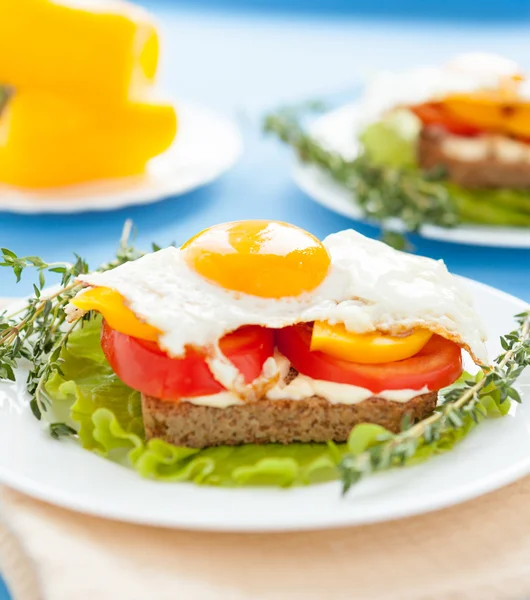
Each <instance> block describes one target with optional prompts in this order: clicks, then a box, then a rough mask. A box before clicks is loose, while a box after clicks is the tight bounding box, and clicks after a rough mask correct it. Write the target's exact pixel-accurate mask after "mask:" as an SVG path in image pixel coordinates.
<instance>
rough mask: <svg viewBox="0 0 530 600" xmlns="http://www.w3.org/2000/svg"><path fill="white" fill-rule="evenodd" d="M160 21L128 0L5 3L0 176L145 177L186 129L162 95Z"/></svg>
mask: <svg viewBox="0 0 530 600" xmlns="http://www.w3.org/2000/svg"><path fill="white" fill-rule="evenodd" d="M158 53H159V41H158V35H157V31H156V28H155V26H154V24H153V22H152V20H151V18H150V17H149V15H148V14H147V13H146V12H145V11H143V10H142V9H140V8H138V7H136V6H134V5H131V4H128V3H126V2H122V1H120V0H97V1H95V0H0V85H7V86H8V87H9V88H10V90H11V95H10V98H9V100H8V103H7V106H6V107H5V109H4V110H3V112H2V113H1V114H0V181H1V182H3V183H7V184H11V185H15V186H20V187H29V188H40V187H54V186H62V185H70V184H78V183H84V182H89V181H93V180H98V179H108V178H116V177H126V176H131V175H138V174H141V173H143V172H144V171H145V168H146V165H147V162H148V161H149V160H150V159H151V158H153V157H155V156H157V155H158V154H161V153H162V152H164V151H165V150H166V149H167V148H168V147H169V146H170V145H171V143H172V141H173V139H174V137H175V134H176V129H177V118H176V114H175V109H174V107H173V106H171V105H170V104H168V103H165V102H160V101H156V100H154V99H152V98H153V89H154V81H155V76H156V72H157V66H158Z"/></svg>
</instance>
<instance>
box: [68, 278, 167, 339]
mask: <svg viewBox="0 0 530 600" xmlns="http://www.w3.org/2000/svg"><path fill="white" fill-rule="evenodd" d="M71 303H72V304H73V305H74V306H75V307H76V308H80V309H81V310H84V311H89V310H95V311H97V312H99V313H101V315H103V318H104V319H105V321H107V323H108V324H109V325H110V327H112V329H115V330H116V331H119V332H121V333H125V334H126V335H131V336H133V337H136V338H140V339H142V340H149V341H152V342H156V341H157V339H158V336H159V335H160V331H159V330H158V329H157V328H156V327H153V326H152V325H148V324H147V323H143V322H142V321H140V319H139V318H138V317H137V316H136V315H135V314H134V313H133V311H132V310H131V309H130V308H129V307H128V306H126V305H125V301H124V299H123V297H122V295H121V294H120V293H119V292H117V291H116V290H112V289H110V288H105V287H96V288H89V289H88V290H86V291H85V292H83V293H82V294H79V295H78V296H76V297H75V298H73V300H72V301H71Z"/></svg>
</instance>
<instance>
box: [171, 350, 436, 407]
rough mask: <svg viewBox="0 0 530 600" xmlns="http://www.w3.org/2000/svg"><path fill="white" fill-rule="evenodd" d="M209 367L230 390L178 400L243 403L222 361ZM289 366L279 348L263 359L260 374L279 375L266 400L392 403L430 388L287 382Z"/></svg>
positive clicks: (225, 404) (304, 378)
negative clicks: (377, 400) (375, 389)
mask: <svg viewBox="0 0 530 600" xmlns="http://www.w3.org/2000/svg"><path fill="white" fill-rule="evenodd" d="M209 366H210V369H211V370H212V373H213V375H214V377H215V378H216V379H217V380H218V381H220V380H221V379H222V380H223V385H225V386H226V387H228V388H229V390H227V391H225V392H220V393H218V394H212V395H209V396H198V397H194V398H182V399H181V402H189V403H191V404H197V405H200V406H210V407H213V408H227V407H229V406H235V405H238V404H244V399H243V398H242V397H241V394H240V393H238V392H237V391H235V390H234V388H233V387H232V385H234V384H236V385H237V381H238V379H239V377H235V378H233V379H232V384H231V383H230V380H229V378H228V377H226V374H227V371H226V370H225V367H226V364H225V361H220V360H213V361H210V362H209ZM290 367H291V365H290V362H289V360H288V359H287V358H286V357H285V356H283V355H282V354H280V353H279V352H278V351H276V353H275V355H274V357H272V356H271V357H270V358H268V359H267V360H266V361H265V363H264V365H263V372H262V376H261V377H262V378H265V377H266V376H269V377H271V378H277V376H278V374H279V376H280V380H279V382H278V383H276V384H275V385H274V386H273V387H271V389H269V391H268V392H266V394H265V395H266V398H267V399H268V400H271V401H274V400H292V401H298V400H305V399H306V398H311V397H312V396H320V397H321V398H324V399H325V400H327V401H328V402H330V403H331V404H358V403H359V402H362V401H363V400H366V399H367V398H371V397H372V396H377V397H379V398H383V399H384V400H391V401H392V402H408V401H409V400H411V399H412V398H415V397H416V396H419V395H420V394H427V393H429V388H427V387H426V386H424V387H423V388H422V389H420V390H410V389H405V390H385V391H383V392H379V393H377V394H374V393H373V392H372V391H370V390H368V389H366V388H363V387H359V386H356V385H348V384H345V383H335V382H333V381H323V380H321V379H312V378H311V377H308V376H307V375H302V374H298V375H297V376H296V377H295V379H293V380H292V381H291V382H290V383H288V384H287V385H286V384H285V383H284V380H285V378H286V377H287V374H288V373H289V369H290ZM234 370H235V372H236V373H237V374H238V376H239V375H240V374H239V372H238V371H237V369H235V368H234ZM227 384H228V385H227ZM230 388H232V389H230Z"/></svg>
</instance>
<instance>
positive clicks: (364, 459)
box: [339, 310, 530, 493]
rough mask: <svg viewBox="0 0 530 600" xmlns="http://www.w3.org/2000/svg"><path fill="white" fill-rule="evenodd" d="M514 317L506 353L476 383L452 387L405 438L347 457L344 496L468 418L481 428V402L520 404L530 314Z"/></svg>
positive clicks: (528, 357)
mask: <svg viewBox="0 0 530 600" xmlns="http://www.w3.org/2000/svg"><path fill="white" fill-rule="evenodd" d="M515 318H516V320H517V323H518V328H517V329H516V330H514V331H512V332H511V333H509V334H508V335H505V336H503V337H502V338H501V346H502V348H503V352H502V353H501V354H500V355H499V356H498V357H497V358H496V359H495V361H494V363H493V365H492V366H488V367H483V368H482V371H481V372H479V374H478V376H477V377H476V380H473V379H471V380H468V381H465V382H464V383H463V384H459V385H456V386H453V387H451V388H448V389H447V390H446V391H445V392H444V393H443V394H442V403H441V406H440V408H439V409H438V410H437V411H436V412H434V413H433V414H432V415H431V416H430V417H428V418H426V419H423V420H422V421H419V422H418V423H416V424H415V425H411V424H410V423H407V422H405V423H403V426H402V431H401V433H398V434H390V433H388V434H383V435H382V436H380V437H379V438H378V439H377V440H376V443H375V444H374V445H372V446H371V447H369V448H367V449H366V450H364V451H363V452H360V453H358V454H353V453H349V454H346V455H344V456H343V458H342V460H341V462H340V463H339V472H340V475H341V480H342V486H343V492H344V493H346V492H347V491H348V490H349V489H350V488H351V486H352V485H354V484H355V483H357V482H358V481H359V480H360V479H362V477H364V476H366V475H368V474H370V473H374V472H377V471H383V470H386V469H388V468H390V467H391V466H395V465H399V464H403V463H404V462H405V461H406V460H407V459H409V458H411V457H412V456H414V454H415V453H416V452H417V450H418V449H419V448H420V447H426V446H430V445H431V446H432V445H435V444H436V442H438V441H439V440H440V438H441V437H442V436H443V435H444V434H447V433H449V432H451V431H453V430H455V429H459V428H462V427H464V426H465V424H466V421H468V420H469V419H472V420H473V421H474V422H475V423H478V422H479V421H480V420H481V419H482V418H484V416H485V414H484V408H483V406H482V404H481V401H482V400H484V399H485V398H486V397H487V396H491V394H492V393H495V394H497V398H498V402H499V403H500V404H502V403H504V402H506V401H508V399H512V400H515V401H516V402H520V401H521V398H520V396H519V393H518V391H517V390H516V389H515V388H514V384H515V382H516V380H517V379H518V377H519V376H520V375H521V373H522V372H523V370H524V369H525V368H526V367H528V366H530V310H528V311H526V312H523V313H521V314H519V315H517V316H516V317H515Z"/></svg>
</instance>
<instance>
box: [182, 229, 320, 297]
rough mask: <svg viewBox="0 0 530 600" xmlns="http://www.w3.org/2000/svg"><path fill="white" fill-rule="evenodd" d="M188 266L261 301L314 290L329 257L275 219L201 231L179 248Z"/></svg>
mask: <svg viewBox="0 0 530 600" xmlns="http://www.w3.org/2000/svg"><path fill="white" fill-rule="evenodd" d="M182 250H184V251H185V259H186V262H187V264H188V265H189V266H190V267H191V268H192V269H193V270H194V271H195V272H196V273H198V274H199V275H201V276H202V277H205V278H206V279H208V280H209V281H212V282H215V283H217V284H218V285H220V286H221V287H223V288H225V289H227V290H232V291H235V292H243V293H245V294H251V295H253V296H259V297H261V298H283V297H287V296H298V295H300V294H302V293H303V292H309V291H311V290H314V289H315V288H316V287H317V286H319V285H320V284H321V283H322V281H323V280H324V278H325V277H326V274H327V272H328V269H329V266H330V257H329V254H328V252H327V250H326V249H325V248H324V246H323V245H322V243H321V242H320V241H319V240H318V239H317V238H315V237H314V236H313V235H311V234H310V233H308V232H307V231H304V230H303V229H300V228H298V227H295V226H294V225H289V224H288V223H281V222H278V221H261V220H259V221H236V222H233V223H224V224H221V225H216V226H214V227H210V228H209V229H205V230H204V231H202V232H201V233H199V234H198V235H196V236H195V237H193V238H191V239H190V240H189V241H188V242H186V244H184V245H183V246H182Z"/></svg>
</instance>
